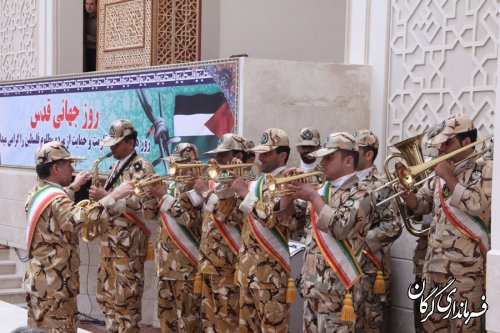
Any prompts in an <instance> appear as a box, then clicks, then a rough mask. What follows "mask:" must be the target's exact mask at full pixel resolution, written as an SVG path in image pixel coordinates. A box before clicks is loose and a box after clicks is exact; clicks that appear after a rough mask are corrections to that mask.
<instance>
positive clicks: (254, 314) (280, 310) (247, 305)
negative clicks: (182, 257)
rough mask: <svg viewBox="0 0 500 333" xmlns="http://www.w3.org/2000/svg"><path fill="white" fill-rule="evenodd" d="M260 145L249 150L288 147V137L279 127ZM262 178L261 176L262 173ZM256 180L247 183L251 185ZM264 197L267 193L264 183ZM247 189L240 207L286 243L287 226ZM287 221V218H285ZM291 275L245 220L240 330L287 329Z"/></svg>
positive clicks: (240, 272) (268, 132)
mask: <svg viewBox="0 0 500 333" xmlns="http://www.w3.org/2000/svg"><path fill="white" fill-rule="evenodd" d="M260 143H261V144H260V145H259V146H256V147H254V148H252V149H251V151H255V152H257V153H262V152H265V151H267V152H268V151H272V150H274V149H276V148H277V147H280V146H288V136H287V135H286V133H285V132H284V131H283V130H281V129H268V130H266V131H265V132H264V134H263V136H262V139H261V142H260ZM284 169H285V167H284V166H282V167H278V168H276V169H275V170H273V171H272V172H271V174H272V175H273V176H274V177H278V176H281V175H282V172H283V171H284ZM262 177H263V176H262ZM258 181H259V179H257V180H256V181H254V182H252V183H251V184H250V188H252V186H253V185H255V184H256V183H257V182H258ZM262 192H263V195H262V196H263V197H264V196H266V195H268V192H267V189H266V186H265V185H264V186H263V188H262ZM259 199H260V198H258V197H257V196H256V194H255V193H253V192H252V191H250V192H249V193H248V194H247V196H246V197H245V198H244V200H243V202H242V203H241V204H240V209H241V210H242V211H243V212H244V213H245V214H248V215H249V216H250V217H251V218H253V219H254V221H255V223H256V224H257V223H258V224H260V225H262V226H263V227H264V228H266V229H270V228H273V227H275V228H277V229H280V230H281V232H282V234H283V235H284V238H285V239H284V241H285V242H288V234H289V231H288V230H289V228H288V227H290V226H289V225H286V224H285V225H281V224H280V222H278V221H277V219H275V218H271V217H270V214H269V212H265V211H264V210H263V209H262V207H261V205H260V204H261V203H262V201H260V200H259ZM285 222H288V221H285ZM289 278H290V276H289V275H288V273H287V272H286V271H285V269H284V268H283V267H282V266H281V265H280V264H279V262H278V261H277V260H276V259H275V258H274V257H273V256H271V255H270V254H269V253H268V252H267V251H266V250H265V249H263V248H262V247H261V245H260V243H259V242H258V240H257V238H256V237H255V235H254V233H253V232H252V230H251V227H250V226H249V222H248V219H245V220H244V225H243V230H242V234H241V244H240V252H239V262H238V283H239V285H240V320H239V327H240V332H283V333H285V332H288V322H289V317H290V304H288V303H287V302H286V291H287V284H288V279H289Z"/></svg>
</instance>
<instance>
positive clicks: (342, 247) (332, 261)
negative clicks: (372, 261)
mask: <svg viewBox="0 0 500 333" xmlns="http://www.w3.org/2000/svg"><path fill="white" fill-rule="evenodd" d="M318 192H319V194H320V195H321V196H322V197H323V200H325V203H326V204H327V205H329V204H330V198H331V186H330V183H329V182H325V184H324V185H323V186H322V187H321V188H320V189H319V190H318ZM310 211H311V226H312V231H313V235H314V239H315V240H316V243H317V244H318V247H319V249H320V251H321V254H323V257H324V258H325V259H326V261H327V262H328V265H329V266H330V267H331V268H332V269H333V271H334V272H335V274H336V275H337V277H338V278H339V280H340V282H342V284H343V285H344V288H346V289H350V288H351V287H352V286H353V285H354V284H355V283H356V282H358V281H359V279H360V278H361V277H362V276H363V271H362V270H361V267H360V266H359V263H358V261H357V259H356V256H355V254H354V253H355V251H352V249H351V247H350V245H349V243H348V242H347V241H345V240H337V239H335V238H334V237H333V236H331V235H329V234H328V233H326V232H323V231H321V230H319V229H318V215H317V213H316V211H315V210H314V207H313V205H312V204H311V206H310Z"/></svg>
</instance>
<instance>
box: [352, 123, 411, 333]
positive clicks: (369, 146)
mask: <svg viewBox="0 0 500 333" xmlns="http://www.w3.org/2000/svg"><path fill="white" fill-rule="evenodd" d="M353 136H354V138H355V139H356V142H357V143H358V147H359V161H358V166H357V168H356V175H357V176H358V178H359V180H360V181H362V182H365V183H366V184H367V185H368V187H370V188H371V189H372V190H374V189H376V188H379V187H381V186H382V185H383V184H384V183H385V182H386V179H385V177H384V176H382V174H381V173H380V172H379V171H378V170H377V167H376V166H375V165H374V164H373V163H374V161H375V158H376V157H377V154H378V147H379V144H378V138H377V137H376V136H375V134H373V132H372V131H370V130H359V131H357V132H355V133H354V134H353ZM390 194H391V190H390V188H389V187H386V188H384V189H382V190H381V191H379V192H377V193H375V192H374V196H375V198H376V202H379V201H381V200H383V199H385V198H387V197H388V196H389V195H390ZM401 231H402V228H401V225H400V224H399V222H398V220H397V216H396V214H395V213H394V210H393V208H392V207H390V202H387V203H386V204H384V205H381V206H379V207H377V208H376V209H375V210H374V214H373V216H372V220H371V221H370V230H369V231H368V233H367V235H366V241H365V243H366V246H365V247H364V248H363V252H362V254H361V256H360V257H361V258H360V262H359V263H360V266H361V269H362V270H363V272H364V273H365V275H364V276H363V278H362V279H361V281H360V283H358V284H356V286H355V288H354V293H355V295H354V298H355V300H356V304H358V305H359V307H358V308H357V309H356V331H357V332H360V333H361V332H372V333H377V332H378V333H381V332H382V330H383V327H382V326H383V323H384V318H383V310H384V309H383V308H384V307H386V308H387V307H390V298H389V297H390V293H389V292H390V274H391V265H390V263H391V258H390V253H389V252H388V250H389V246H390V244H391V243H392V242H393V241H394V240H396V238H397V237H399V235H401ZM377 271H380V272H381V273H382V274H383V277H384V280H385V293H384V294H383V295H380V294H375V293H374V285H375V279H376V276H377Z"/></svg>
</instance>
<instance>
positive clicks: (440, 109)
mask: <svg viewBox="0 0 500 333" xmlns="http://www.w3.org/2000/svg"><path fill="white" fill-rule="evenodd" d="M391 7H392V8H391V10H392V19H391V34H390V75H389V91H388V108H389V110H388V127H387V134H388V139H389V143H391V144H394V143H396V142H398V141H401V140H402V139H406V138H408V137H411V136H413V135H416V134H419V133H422V132H423V131H425V130H427V129H428V128H429V127H430V126H432V125H434V124H436V123H438V122H440V121H442V120H443V119H445V118H446V117H447V116H449V115H451V114H455V113H466V114H468V115H469V116H470V117H471V118H472V119H473V121H474V124H475V125H476V127H477V128H478V129H479V131H480V135H481V136H489V135H492V134H493V117H494V114H495V111H494V110H495V88H496V80H497V77H496V73H497V58H498V54H497V52H498V51H497V50H498V42H499V20H498V17H499V10H500V5H499V2H498V1H496V0H478V1H417V0H413V1H402V0H393V1H392V3H391Z"/></svg>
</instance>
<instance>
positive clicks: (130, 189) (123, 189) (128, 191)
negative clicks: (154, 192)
mask: <svg viewBox="0 0 500 333" xmlns="http://www.w3.org/2000/svg"><path fill="white" fill-rule="evenodd" d="M97 190H102V191H104V192H106V191H105V190H104V189H102V188H97ZM89 192H90V191H89ZM132 194H134V185H133V184H132V183H131V182H129V181H126V182H123V183H121V184H120V185H119V186H118V187H117V188H115V189H114V190H113V191H112V192H111V193H109V195H110V196H111V197H112V198H113V199H115V200H119V199H123V198H126V197H128V196H130V195H132Z"/></svg>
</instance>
